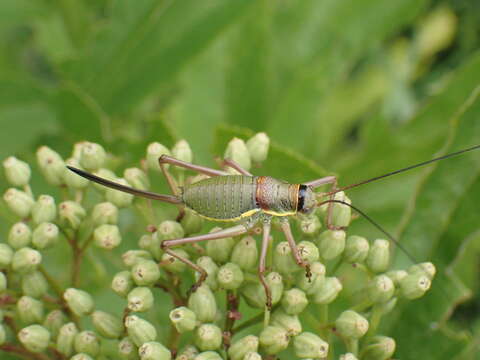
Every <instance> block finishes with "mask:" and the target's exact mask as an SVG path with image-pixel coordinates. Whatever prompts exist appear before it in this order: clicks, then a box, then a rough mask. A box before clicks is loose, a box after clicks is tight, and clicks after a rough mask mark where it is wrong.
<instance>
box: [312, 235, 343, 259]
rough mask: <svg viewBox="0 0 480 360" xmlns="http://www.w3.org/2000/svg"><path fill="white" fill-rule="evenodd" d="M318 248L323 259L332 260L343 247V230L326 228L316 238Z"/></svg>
mask: <svg viewBox="0 0 480 360" xmlns="http://www.w3.org/2000/svg"><path fill="white" fill-rule="evenodd" d="M317 245H318V250H319V251H320V254H321V255H322V258H323V259H325V260H332V259H334V258H336V257H337V256H339V255H340V254H341V253H342V252H343V250H344V249H345V231H343V230H326V231H324V232H322V233H321V234H320V236H319V237H318V240H317Z"/></svg>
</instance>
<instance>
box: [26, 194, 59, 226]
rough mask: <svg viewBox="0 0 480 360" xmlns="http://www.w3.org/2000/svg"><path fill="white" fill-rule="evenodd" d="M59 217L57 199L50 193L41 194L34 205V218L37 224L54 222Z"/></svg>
mask: <svg viewBox="0 0 480 360" xmlns="http://www.w3.org/2000/svg"><path fill="white" fill-rule="evenodd" d="M56 217H57V207H56V205H55V199H54V198H53V197H52V196H50V195H40V196H39V197H38V200H37V201H36V202H35V204H33V206H32V219H33V222H34V223H35V224H41V223H44V222H52V221H54V220H55V218H56Z"/></svg>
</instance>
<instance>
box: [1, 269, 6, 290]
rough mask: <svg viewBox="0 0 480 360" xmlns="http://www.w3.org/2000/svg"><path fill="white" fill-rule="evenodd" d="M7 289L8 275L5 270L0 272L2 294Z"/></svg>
mask: <svg viewBox="0 0 480 360" xmlns="http://www.w3.org/2000/svg"><path fill="white" fill-rule="evenodd" d="M5 290H7V277H6V276H5V274H4V273H3V272H0V294H1V293H3V292H4V291H5Z"/></svg>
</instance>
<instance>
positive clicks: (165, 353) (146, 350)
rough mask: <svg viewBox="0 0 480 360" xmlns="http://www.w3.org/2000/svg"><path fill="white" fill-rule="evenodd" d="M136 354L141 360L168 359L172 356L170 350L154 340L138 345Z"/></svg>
mask: <svg viewBox="0 0 480 360" xmlns="http://www.w3.org/2000/svg"><path fill="white" fill-rule="evenodd" d="M138 354H139V355H140V358H141V359H142V360H170V359H171V358H172V354H171V353H170V350H168V349H167V348H166V347H165V346H163V345H162V344H160V343H158V342H156V341H150V342H147V343H145V344H143V345H142V346H140V348H139V349H138Z"/></svg>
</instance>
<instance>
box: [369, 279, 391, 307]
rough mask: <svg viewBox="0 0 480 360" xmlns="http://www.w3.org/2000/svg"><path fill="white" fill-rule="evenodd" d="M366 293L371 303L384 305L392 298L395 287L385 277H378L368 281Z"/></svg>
mask: <svg viewBox="0 0 480 360" xmlns="http://www.w3.org/2000/svg"><path fill="white" fill-rule="evenodd" d="M367 291H368V297H369V299H370V300H371V301H373V302H374V303H384V302H386V301H388V300H390V298H391V297H392V296H393V293H394V291H395V285H394V284H393V281H392V279H390V278H389V277H388V276H387V275H378V276H375V277H374V278H373V279H372V280H371V281H370V283H369V285H368V290H367Z"/></svg>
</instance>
